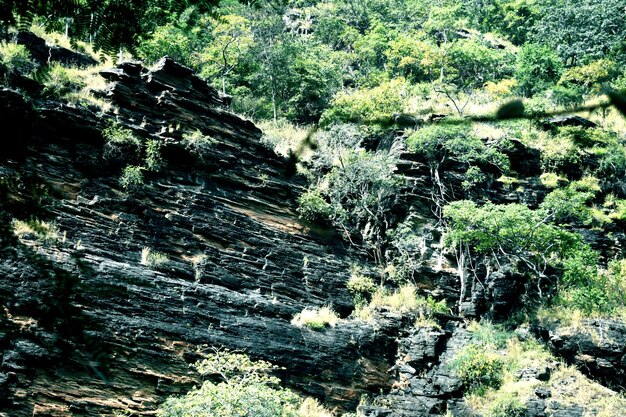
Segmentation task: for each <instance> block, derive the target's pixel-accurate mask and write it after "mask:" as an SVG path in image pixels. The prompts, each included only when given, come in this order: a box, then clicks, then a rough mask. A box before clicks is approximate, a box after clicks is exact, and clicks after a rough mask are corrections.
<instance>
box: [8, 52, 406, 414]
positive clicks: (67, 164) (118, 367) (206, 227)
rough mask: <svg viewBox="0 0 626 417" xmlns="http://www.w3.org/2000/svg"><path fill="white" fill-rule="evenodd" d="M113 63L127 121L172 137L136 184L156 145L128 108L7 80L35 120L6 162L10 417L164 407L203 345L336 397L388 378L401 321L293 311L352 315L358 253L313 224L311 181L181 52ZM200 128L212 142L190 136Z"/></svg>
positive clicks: (349, 397) (22, 111)
mask: <svg viewBox="0 0 626 417" xmlns="http://www.w3.org/2000/svg"><path fill="white" fill-rule="evenodd" d="M102 75H103V76H104V77H106V78H107V79H109V80H111V81H112V84H111V86H110V88H109V90H108V93H107V95H108V96H109V97H110V99H111V100H112V102H113V103H114V104H115V105H116V106H117V111H116V113H117V114H116V116H115V119H116V120H117V123H119V124H121V125H122V126H124V127H126V128H130V129H131V130H133V132H134V134H135V136H136V137H138V138H141V142H142V143H144V144H145V142H146V140H148V139H150V140H154V141H158V143H159V144H161V148H160V155H161V158H162V161H161V169H160V170H158V171H157V172H148V171H145V173H144V174H145V179H144V182H145V185H144V186H143V187H142V188H141V189H138V190H136V191H134V192H133V193H128V192H126V191H124V190H123V189H122V188H121V187H120V185H119V181H118V179H119V177H120V174H121V172H122V169H123V167H124V164H126V163H129V162H130V163H133V162H135V163H140V161H138V160H137V159H138V158H139V157H138V156H137V155H139V153H137V152H136V149H134V148H133V146H135V145H128V146H127V145H120V146H117V147H115V146H116V145H114V144H111V143H107V142H106V141H105V140H104V138H103V137H102V134H101V129H102V128H103V127H105V126H107V125H108V123H109V122H110V121H108V120H107V119H110V118H111V117H112V116H99V115H97V114H96V113H94V112H93V111H91V110H89V109H84V108H72V107H69V106H64V105H59V104H58V103H53V102H45V101H41V102H36V103H32V102H28V101H27V100H25V99H24V98H23V97H22V96H21V95H20V94H19V93H17V92H15V91H12V90H8V89H4V90H2V91H0V95H1V96H2V100H1V103H2V105H3V109H2V112H1V113H2V122H3V125H4V126H5V132H7V131H10V130H12V129H16V130H17V131H18V132H21V133H20V136H19V138H10V137H6V136H5V138H4V139H3V142H5V146H6V148H5V149H6V150H7V152H6V153H3V154H2V156H1V158H0V159H1V161H0V195H1V196H2V199H1V201H2V203H1V206H0V208H1V210H2V219H3V224H4V225H5V227H4V228H3V229H2V235H3V238H2V239H3V240H2V246H3V248H2V255H1V256H0V275H1V276H2V278H3V279H2V280H1V281H0V297H1V302H2V311H1V312H0V314H1V324H0V354H1V355H2V356H1V357H2V360H1V365H0V410H3V411H0V415H5V416H16V417H17V416H33V415H34V416H44V415H45V416H67V415H101V414H102V415H109V414H112V413H113V412H114V411H115V410H131V411H132V412H135V413H138V414H152V413H153V412H154V411H155V409H156V406H157V404H158V403H159V402H160V401H162V400H163V399H164V397H165V396H167V395H169V394H171V393H176V392H184V391H185V390H186V389H188V388H189V387H190V386H191V385H193V384H194V383H196V382H197V375H196V374H195V373H194V372H193V371H192V370H191V369H190V368H189V364H190V363H193V362H194V361H196V360H197V359H198V358H199V357H200V355H199V352H198V349H199V348H200V349H201V350H202V346H206V348H204V351H205V352H206V351H207V350H210V348H211V347H220V346H226V347H228V348H231V349H241V350H243V351H245V352H246V353H248V354H250V355H251V356H252V357H254V358H263V359H266V360H269V361H271V362H273V363H275V364H277V365H280V366H283V367H285V368H286V369H285V371H284V375H283V376H284V379H285V382H286V383H287V384H288V385H289V386H291V387H293V388H295V389H296V390H298V391H300V392H303V393H305V394H308V395H314V396H317V397H318V398H320V399H322V400H324V401H326V402H327V404H329V405H338V406H340V407H355V406H356V404H357V403H358V399H359V397H360V395H361V394H362V393H364V392H377V391H378V390H380V389H382V388H384V387H385V386H387V385H389V384H390V382H389V379H390V375H389V374H388V373H387V370H388V369H389V368H390V367H391V366H392V365H393V363H394V361H395V358H394V355H395V353H396V342H395V338H394V336H395V334H396V331H397V330H396V329H397V327H398V323H397V322H394V321H389V322H388V323H387V324H386V325H381V326H378V327H377V328H373V327H372V326H369V325H363V324H362V323H360V324H356V323H350V322H342V323H340V324H339V325H338V326H337V327H335V328H333V329H328V330H327V331H324V332H314V331H311V330H309V329H306V328H298V327H295V326H293V325H291V324H290V320H291V318H292V317H293V316H294V314H296V313H298V312H300V311H301V310H302V309H303V308H304V307H305V306H309V307H311V306H322V305H326V304H328V305H332V306H333V307H334V309H335V310H336V311H338V312H339V313H340V315H342V316H347V315H348V314H349V313H350V312H351V311H352V309H353V305H352V299H351V296H350V294H349V293H348V291H347V290H346V287H345V283H346V281H347V279H348V277H349V274H350V267H351V264H352V263H354V262H355V261H356V262H358V257H356V256H353V255H352V254H350V253H349V251H348V249H347V248H346V245H345V244H344V243H343V241H342V240H341V239H340V238H339V237H337V236H335V235H334V233H333V231H331V230H311V229H310V228H309V226H308V225H305V224H303V223H302V222H301V221H300V220H299V218H298V215H297V213H296V212H295V195H296V193H298V191H299V190H300V189H301V185H302V183H301V180H300V179H298V178H297V177H289V176H287V175H285V171H286V170H288V168H289V166H288V164H286V163H285V161H283V160H281V159H280V158H279V157H277V156H276V155H275V154H274V153H273V152H272V151H270V150H268V149H267V148H266V147H264V146H263V145H262V144H261V143H260V138H261V132H260V131H259V130H258V129H257V128H256V127H255V126H254V125H253V124H252V123H250V122H248V121H245V120H242V119H241V118H239V117H237V116H235V115H233V114H232V113H230V112H229V111H228V110H227V108H226V107H225V103H224V101H223V100H222V98H221V97H220V96H219V95H218V94H217V92H216V91H215V90H213V89H212V88H210V87H208V86H207V84H206V83H205V82H204V81H202V80H200V79H199V78H196V77H195V76H193V75H192V74H191V72H190V71H189V70H188V69H187V68H185V67H182V66H180V65H178V64H176V63H174V62H173V61H171V60H168V59H165V60H163V61H162V62H161V63H160V64H159V66H158V67H157V69H155V70H153V71H148V70H146V69H145V68H143V67H142V66H140V65H138V64H133V63H127V64H123V65H121V66H119V67H117V68H115V69H112V70H107V71H104V72H103V73H102ZM195 131H199V132H201V134H202V135H204V136H210V138H211V141H210V144H209V145H207V146H208V147H207V148H203V149H199V148H191V149H188V148H186V147H185V145H184V144H183V143H182V142H181V137H182V136H183V134H185V133H191V132H195ZM142 146H144V145H139V147H142ZM112 147H113V148H112ZM29 217H32V219H31V220H34V218H35V217H36V218H37V220H41V221H45V222H47V223H36V224H38V225H40V226H41V225H42V224H43V225H46V226H41V227H44V228H45V227H47V225H49V224H52V225H53V227H52V229H46V230H47V233H46V234H45V236H44V234H41V233H40V232H41V230H37V227H34V229H35V230H25V231H22V232H17V231H16V232H17V234H18V235H19V238H16V237H14V236H13V235H12V233H11V231H10V230H9V227H8V226H9V223H10V222H11V221H13V222H14V223H13V226H12V228H13V229H15V228H16V227H17V226H16V225H17V224H18V223H15V220H23V221H26V220H28V219H29ZM30 224H35V223H33V221H31V223H30ZM55 228H56V229H55ZM142 253H143V259H142ZM155 254H157V255H158V258H154V256H156V255H155ZM155 259H157V260H155Z"/></svg>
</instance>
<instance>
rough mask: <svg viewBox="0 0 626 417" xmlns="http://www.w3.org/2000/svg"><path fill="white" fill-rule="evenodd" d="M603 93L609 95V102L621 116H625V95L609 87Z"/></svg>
mask: <svg viewBox="0 0 626 417" xmlns="http://www.w3.org/2000/svg"><path fill="white" fill-rule="evenodd" d="M605 94H606V95H607V96H608V97H609V100H611V104H612V105H613V106H615V108H616V109H617V110H618V111H619V112H620V113H622V116H624V117H626V95H624V93H621V92H619V91H615V90H611V89H607V90H606V91H605Z"/></svg>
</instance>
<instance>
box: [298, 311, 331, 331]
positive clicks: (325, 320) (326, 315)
mask: <svg viewBox="0 0 626 417" xmlns="http://www.w3.org/2000/svg"><path fill="white" fill-rule="evenodd" d="M338 321H339V316H337V313H335V312H334V311H333V310H332V309H331V308H330V307H321V308H315V309H309V308H305V309H304V310H302V311H301V312H300V313H298V314H296V315H295V316H294V318H293V319H292V320H291V324H293V325H294V326H297V327H303V326H306V327H309V328H311V329H313V330H321V329H323V328H325V327H327V326H331V327H334V326H335V325H336V324H337V322H338Z"/></svg>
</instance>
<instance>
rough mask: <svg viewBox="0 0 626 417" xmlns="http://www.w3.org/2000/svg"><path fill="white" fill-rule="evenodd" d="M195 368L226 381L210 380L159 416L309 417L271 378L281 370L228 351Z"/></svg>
mask: <svg viewBox="0 0 626 417" xmlns="http://www.w3.org/2000/svg"><path fill="white" fill-rule="evenodd" d="M195 367H196V368H197V369H198V371H199V372H200V373H202V374H208V375H218V376H219V377H220V378H221V379H222V381H221V382H219V383H214V382H212V381H211V380H206V381H205V382H204V383H203V384H202V385H201V386H200V387H199V388H194V389H192V390H191V391H190V392H189V393H187V394H186V395H185V396H182V397H170V398H168V399H167V401H165V403H163V404H162V405H161V406H160V407H159V411H158V415H159V417H196V416H211V417H247V416H259V417H300V416H301V417H305V415H304V414H301V413H300V412H299V407H301V406H302V405H301V403H302V401H301V400H300V399H299V398H298V396H297V395H296V394H294V393H293V392H291V391H290V390H287V389H283V388H280V386H279V382H280V380H279V379H278V378H276V377H273V376H271V375H270V372H271V371H273V370H275V369H277V367H275V366H273V365H271V364H270V363H268V362H265V361H252V360H250V358H249V357H248V356H246V355H244V354H241V353H234V352H230V351H227V350H224V351H218V352H216V353H215V354H213V355H211V356H210V357H209V358H207V359H205V360H203V361H201V362H198V363H196V365H195ZM303 410H306V408H303ZM322 416H323V414H322Z"/></svg>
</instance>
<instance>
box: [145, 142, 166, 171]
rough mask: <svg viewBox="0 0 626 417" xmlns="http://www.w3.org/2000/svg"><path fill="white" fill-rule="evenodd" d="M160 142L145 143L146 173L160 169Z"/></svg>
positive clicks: (161, 161)
mask: <svg viewBox="0 0 626 417" xmlns="http://www.w3.org/2000/svg"><path fill="white" fill-rule="evenodd" d="M161 146H162V145H161V142H159V141H157V140H149V141H148V142H147V143H146V159H145V161H144V162H145V168H146V169H147V170H148V171H158V170H159V169H161V164H162V163H163V158H161Z"/></svg>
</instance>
